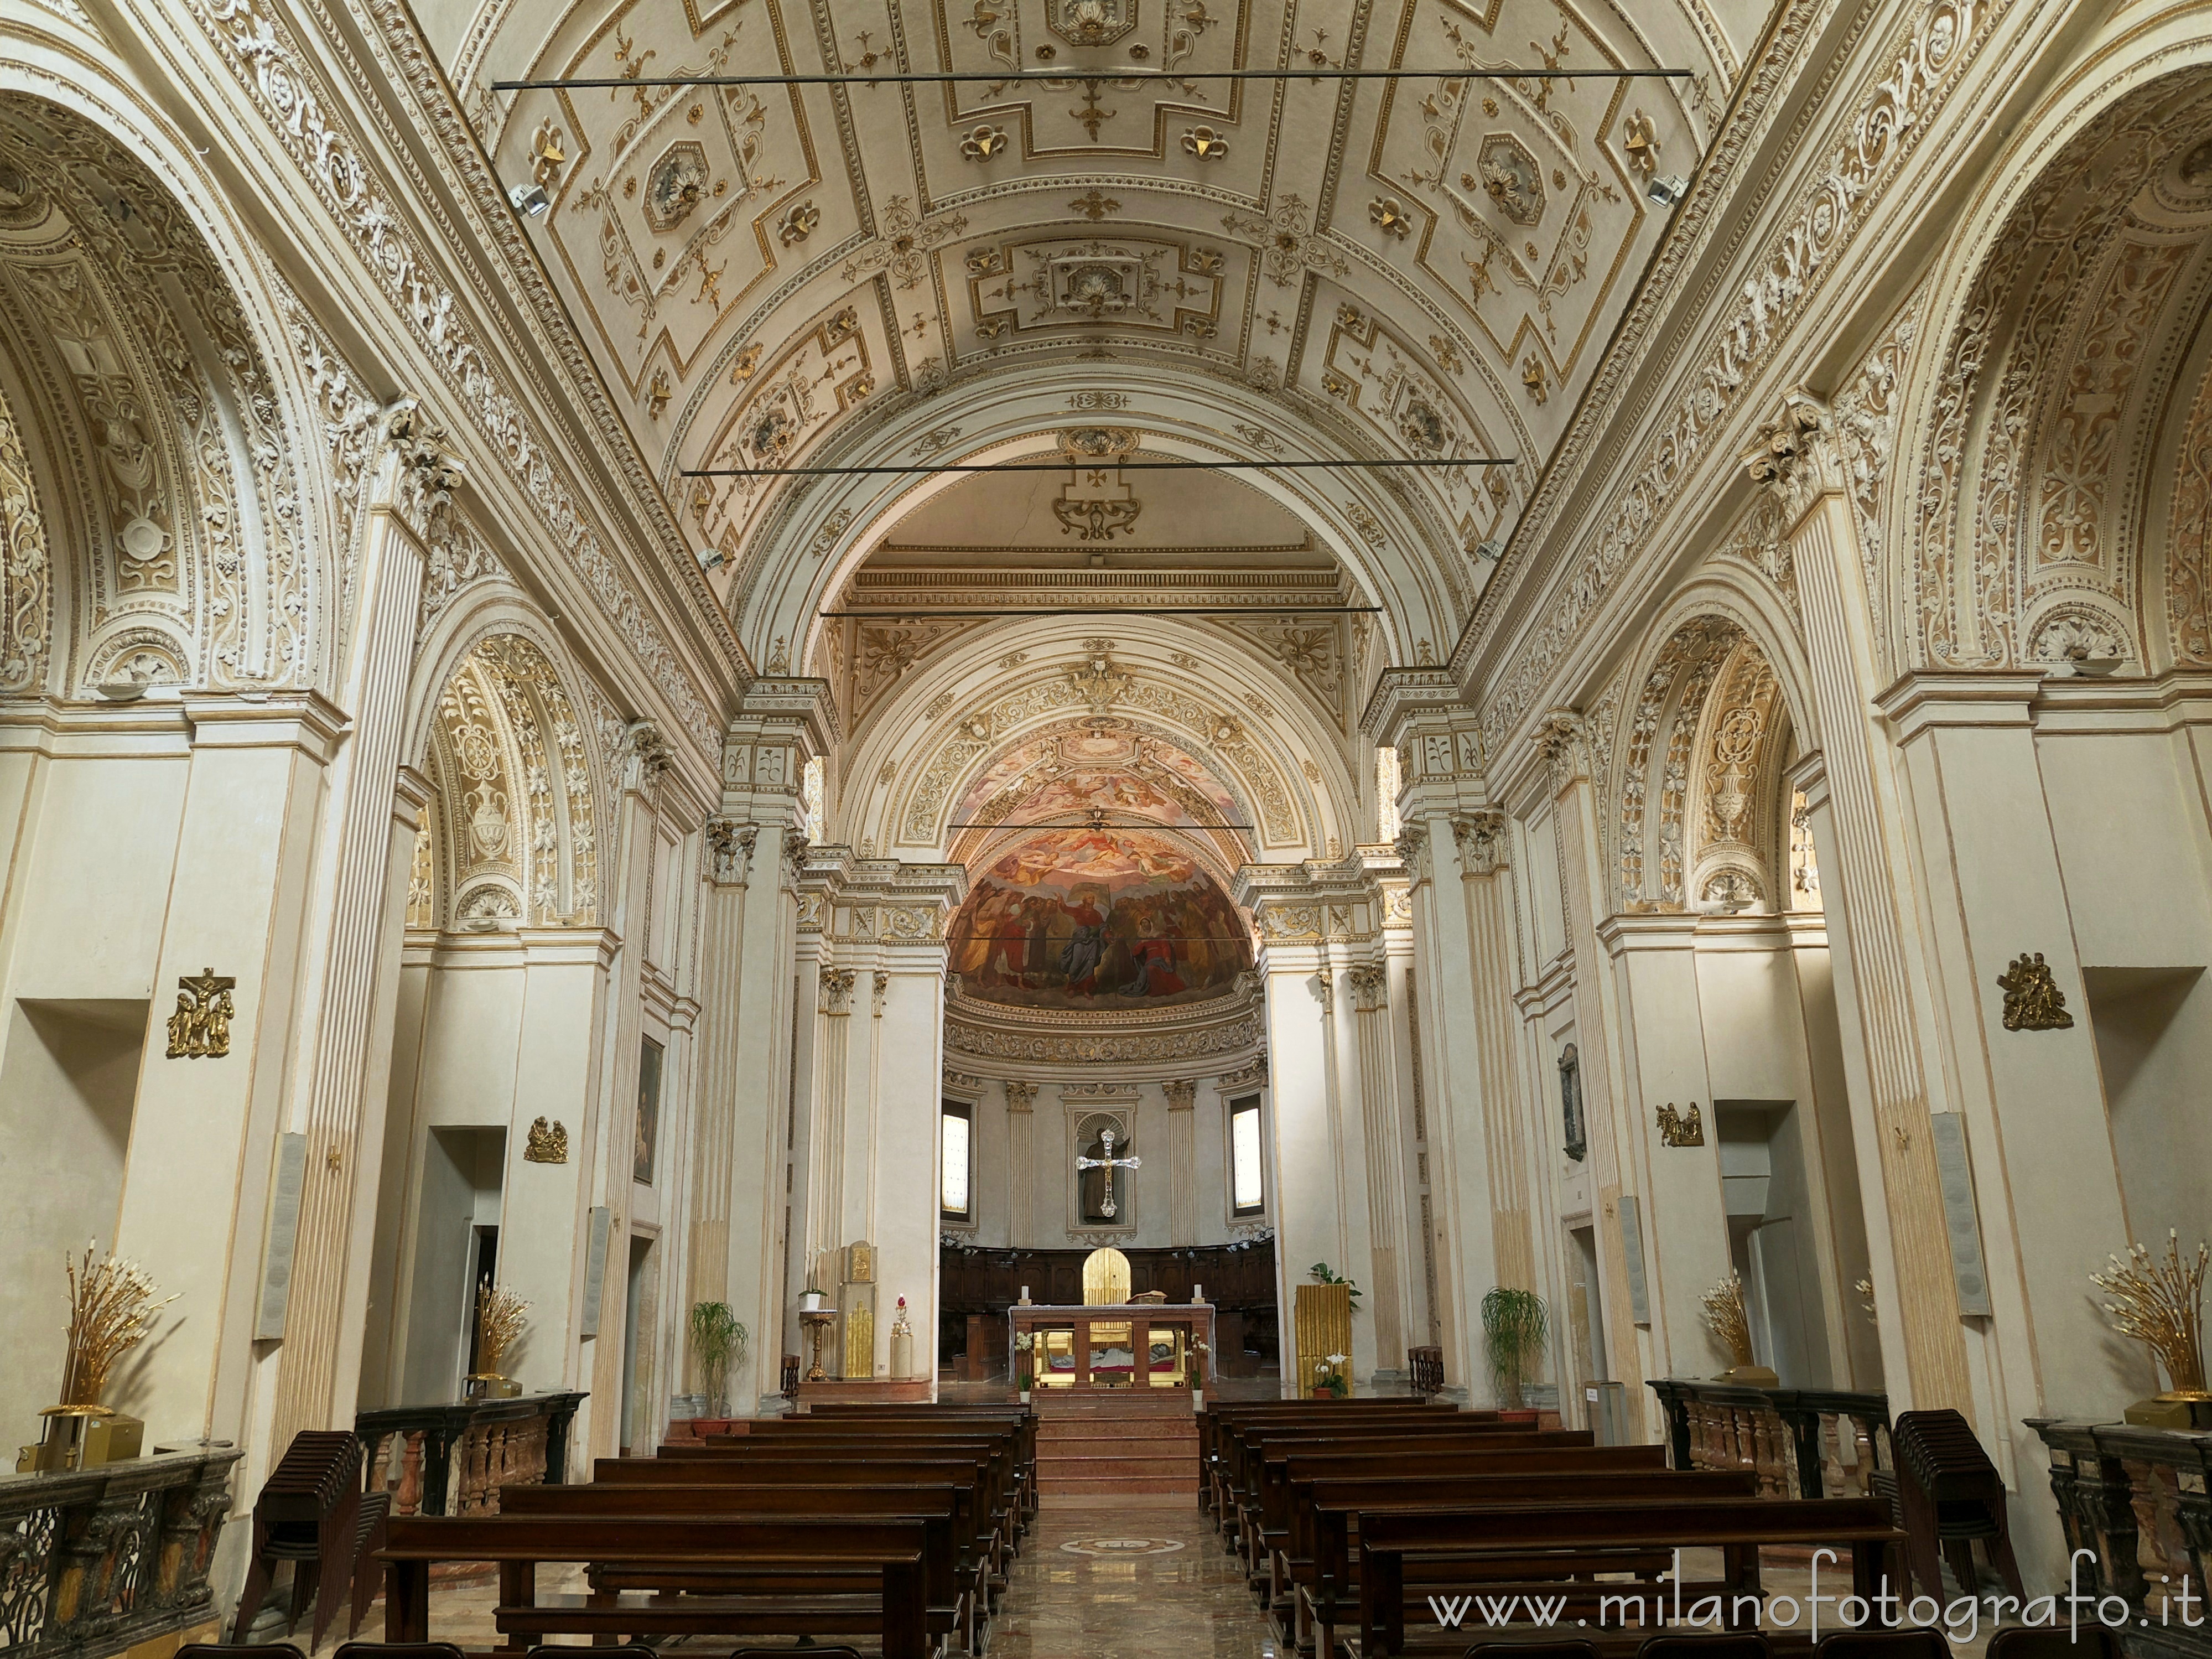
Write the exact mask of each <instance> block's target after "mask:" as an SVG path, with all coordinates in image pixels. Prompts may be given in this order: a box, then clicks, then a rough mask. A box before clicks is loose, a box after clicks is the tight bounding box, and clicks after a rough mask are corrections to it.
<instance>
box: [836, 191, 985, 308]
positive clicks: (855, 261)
mask: <svg viewBox="0 0 2212 1659" xmlns="http://www.w3.org/2000/svg"><path fill="white" fill-rule="evenodd" d="M967 228H968V217H967V216H966V215H965V214H961V213H939V214H933V215H931V216H929V217H927V218H924V217H923V216H921V215H920V214H918V213H916V212H915V210H914V201H913V198H912V197H907V196H894V197H890V199H889V200H888V201H886V202H885V203H884V214H883V221H882V234H880V235H879V236H878V238H877V239H876V240H875V241H874V242H873V243H872V244H871V245H870V246H867V247H865V248H863V249H861V250H860V252H859V253H857V254H855V255H854V257H853V258H850V259H848V260H847V261H846V262H845V269H844V277H845V280H846V281H847V282H848V283H856V282H858V281H860V278H861V277H863V276H873V275H874V274H875V273H876V272H878V271H882V272H884V274H885V275H887V276H890V279H891V281H892V282H893V283H895V284H896V286H898V287H900V288H902V289H909V288H915V287H919V286H920V285H921V279H922V277H923V276H925V275H926V274H927V271H928V269H929V264H928V261H927V258H924V257H923V256H924V255H926V254H927V253H928V252H930V251H931V250H932V249H933V248H935V247H937V246H939V244H941V243H943V242H945V240H948V239H949V238H951V237H954V236H957V235H958V234H960V233H961V232H962V231H963V230H965V229H967Z"/></svg>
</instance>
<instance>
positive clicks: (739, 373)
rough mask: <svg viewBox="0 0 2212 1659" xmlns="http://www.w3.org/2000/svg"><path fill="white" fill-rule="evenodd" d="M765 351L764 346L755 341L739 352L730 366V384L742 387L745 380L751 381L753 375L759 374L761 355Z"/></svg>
mask: <svg viewBox="0 0 2212 1659" xmlns="http://www.w3.org/2000/svg"><path fill="white" fill-rule="evenodd" d="M766 349H768V348H767V347H766V346H765V345H763V343H761V342H760V341H758V340H755V341H754V342H753V343H751V344H750V345H749V346H747V347H746V348H745V349H744V350H743V351H740V352H739V353H738V356H737V361H736V362H733V363H732V364H731V365H730V384H731V385H732V386H743V385H744V383H745V382H746V381H747V380H751V379H752V377H753V376H754V374H757V373H758V372H759V369H760V360H761V353H762V352H763V351H765V350H766Z"/></svg>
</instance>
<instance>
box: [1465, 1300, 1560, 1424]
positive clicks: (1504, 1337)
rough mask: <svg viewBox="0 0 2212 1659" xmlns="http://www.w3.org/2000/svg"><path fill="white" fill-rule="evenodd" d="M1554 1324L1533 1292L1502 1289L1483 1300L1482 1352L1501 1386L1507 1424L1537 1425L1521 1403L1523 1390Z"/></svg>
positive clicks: (1493, 1378)
mask: <svg viewBox="0 0 2212 1659" xmlns="http://www.w3.org/2000/svg"><path fill="white" fill-rule="evenodd" d="M1550 1327H1551V1322H1550V1320H1549V1318H1548V1317H1547V1315H1546V1312H1545V1308H1544V1298H1543V1297H1541V1296H1538V1295H1537V1294H1536V1292H1535V1291H1524V1290H1520V1289H1516V1287H1514V1286H1511V1285H1498V1286H1497V1287H1496V1288H1495V1289H1494V1290H1492V1291H1491V1292H1490V1294H1489V1295H1487V1296H1486V1297H1483V1298H1482V1348H1483V1354H1484V1357H1485V1358H1487V1359H1488V1360H1489V1362H1490V1376H1491V1380H1492V1382H1494V1383H1496V1384H1497V1385H1498V1405H1499V1407H1501V1410H1500V1412H1499V1413H1498V1414H1499V1415H1500V1416H1501V1417H1503V1418H1504V1419H1506V1420H1507V1421H1508V1422H1513V1423H1534V1422H1535V1421H1536V1420H1537V1415H1536V1413H1535V1412H1534V1411H1533V1410H1531V1409H1529V1408H1528V1407H1526V1406H1524V1405H1523V1404H1522V1387H1523V1385H1525V1384H1526V1383H1528V1380H1529V1378H1530V1377H1531V1376H1533V1375H1534V1372H1535V1370H1536V1360H1537V1357H1538V1356H1539V1355H1540V1354H1541V1353H1542V1352H1543V1351H1544V1340H1545V1338H1546V1336H1547V1334H1549V1332H1550Z"/></svg>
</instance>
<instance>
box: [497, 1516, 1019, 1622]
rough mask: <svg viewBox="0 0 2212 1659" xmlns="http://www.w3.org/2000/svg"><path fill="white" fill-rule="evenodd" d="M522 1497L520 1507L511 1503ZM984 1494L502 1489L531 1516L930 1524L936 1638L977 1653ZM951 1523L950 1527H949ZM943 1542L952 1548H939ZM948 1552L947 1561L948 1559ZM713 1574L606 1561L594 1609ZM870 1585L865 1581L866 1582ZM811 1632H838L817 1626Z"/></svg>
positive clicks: (598, 1573)
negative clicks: (677, 1573)
mask: <svg viewBox="0 0 2212 1659" xmlns="http://www.w3.org/2000/svg"><path fill="white" fill-rule="evenodd" d="M508 1498H512V1499H513V1501H512V1503H509V1502H508V1501H507V1500H508ZM974 1498H975V1495H974V1493H973V1492H972V1491H970V1490H969V1489H968V1488H966V1487H963V1486H955V1485H951V1484H949V1483H937V1484H923V1483H920V1482H908V1483H905V1484H901V1485H871V1486H825V1485H814V1486H789V1485H775V1486H760V1485H742V1484H738V1483H736V1482H720V1481H716V1482H673V1481H664V1482H662V1483H660V1484H659V1485H658V1486H614V1485H605V1484H601V1483H599V1482H597V1481H594V1482H593V1483H592V1484H591V1485H589V1486H528V1487H522V1486H518V1487H514V1488H512V1489H511V1490H510V1491H508V1492H502V1493H501V1514H504V1515H525V1516H664V1517H665V1516H720V1517H726V1518H731V1519H763V1518H765V1517H767V1516H779V1515H793V1516H800V1515H803V1516H828V1517H830V1518H833V1519H840V1520H843V1519H856V1518H863V1517H865V1518H868V1519H875V1518H878V1517H882V1518H889V1519H901V1518H912V1519H916V1520H921V1521H925V1522H928V1523H930V1524H929V1528H928V1532H927V1539H928V1543H929V1548H928V1549H927V1551H925V1553H924V1556H923V1567H924V1571H925V1576H926V1577H927V1580H928V1585H927V1593H928V1600H929V1631H930V1634H931V1635H932V1636H933V1637H943V1636H946V1635H949V1634H953V1633H957V1635H958V1636H959V1637H960V1638H961V1641H962V1644H963V1646H965V1647H966V1649H967V1650H968V1651H969V1652H970V1653H974V1652H976V1651H978V1646H977V1644H978V1642H979V1640H980V1638H981V1635H982V1631H981V1617H980V1616H979V1609H980V1606H981V1602H982V1601H983V1591H984V1583H983V1567H982V1563H981V1560H980V1559H978V1556H977V1554H976V1551H975V1501H974ZM940 1523H941V1524H940ZM940 1541H942V1543H943V1545H944V1548H943V1549H942V1550H941V1551H940V1549H939V1542H940ZM940 1558H941V1559H940ZM705 1576H710V1570H702V1569H697V1568H690V1569H686V1570H685V1571H684V1574H683V1575H682V1582H681V1583H666V1582H663V1581H662V1579H661V1577H660V1576H659V1575H658V1573H657V1571H656V1570H654V1569H652V1568H635V1567H622V1568H611V1567H598V1568H594V1569H593V1571H592V1585H593V1589H595V1590H596V1591H599V1592H601V1595H600V1596H599V1598H598V1599H596V1600H595V1601H594V1603H593V1605H595V1606H598V1605H611V1597H612V1596H613V1595H615V1594H616V1593H617V1592H621V1591H636V1590H662V1589H696V1588H697V1586H698V1584H699V1582H700V1580H701V1579H702V1577H705ZM856 1588H865V1586H856ZM744 1589H745V1586H744V1582H743V1575H742V1574H739V1575H736V1576H734V1577H732V1579H731V1582H730V1583H729V1584H728V1585H727V1588H726V1590H725V1592H724V1593H726V1594H732V1595H736V1594H743V1593H744ZM809 1633H810V1634H814V1635H823V1634H836V1633H841V1632H832V1631H829V1630H827V1629H814V1630H811V1631H810V1632H809Z"/></svg>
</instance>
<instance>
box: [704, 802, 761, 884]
mask: <svg viewBox="0 0 2212 1659" xmlns="http://www.w3.org/2000/svg"><path fill="white" fill-rule="evenodd" d="M759 837H760V829H759V828H758V826H757V825H755V824H750V823H736V822H735V821H733V820H732V819H729V818H708V820H707V878H708V880H709V881H711V882H713V883H714V885H716V886H717V887H742V886H744V884H745V878H746V877H747V876H748V875H750V873H751V872H752V866H753V843H754V842H756V841H757V840H758V839H759Z"/></svg>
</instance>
